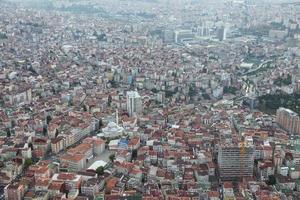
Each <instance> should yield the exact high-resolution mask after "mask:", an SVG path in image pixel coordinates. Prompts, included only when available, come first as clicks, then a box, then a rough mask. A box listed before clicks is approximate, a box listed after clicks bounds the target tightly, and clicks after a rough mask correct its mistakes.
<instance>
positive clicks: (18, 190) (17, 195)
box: [4, 184, 25, 200]
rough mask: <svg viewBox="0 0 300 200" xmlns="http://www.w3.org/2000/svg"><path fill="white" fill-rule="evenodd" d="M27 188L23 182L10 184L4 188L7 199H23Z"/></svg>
mask: <svg viewBox="0 0 300 200" xmlns="http://www.w3.org/2000/svg"><path fill="white" fill-rule="evenodd" d="M24 193H25V188H24V185H21V184H9V185H7V186H6V187H5V188H4V196H5V200H22V199H23V197H24Z"/></svg>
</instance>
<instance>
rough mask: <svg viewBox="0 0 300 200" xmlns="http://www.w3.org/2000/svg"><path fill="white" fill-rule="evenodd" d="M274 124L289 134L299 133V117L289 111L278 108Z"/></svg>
mask: <svg viewBox="0 0 300 200" xmlns="http://www.w3.org/2000/svg"><path fill="white" fill-rule="evenodd" d="M276 122H277V123H278V125H279V126H280V127H282V128H283V129H285V130H286V131H288V132H290V133H296V134H299V133H300V118H299V115H298V114H297V113H295V112H294V111H292V110H290V109H286V108H279V109H278V110H277V112H276Z"/></svg>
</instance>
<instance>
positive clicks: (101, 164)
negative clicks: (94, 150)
mask: <svg viewBox="0 0 300 200" xmlns="http://www.w3.org/2000/svg"><path fill="white" fill-rule="evenodd" d="M106 165H107V162H105V161H103V160H97V161H95V162H94V163H93V164H92V165H91V166H90V167H89V168H88V169H92V170H96V169H97V168H98V167H105V166H106Z"/></svg>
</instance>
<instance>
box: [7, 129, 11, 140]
mask: <svg viewBox="0 0 300 200" xmlns="http://www.w3.org/2000/svg"><path fill="white" fill-rule="evenodd" d="M6 136H7V137H8V138H9V137H10V136H11V132H10V129H9V128H7V129H6Z"/></svg>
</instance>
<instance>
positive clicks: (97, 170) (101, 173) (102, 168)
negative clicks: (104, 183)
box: [96, 166, 104, 176]
mask: <svg viewBox="0 0 300 200" xmlns="http://www.w3.org/2000/svg"><path fill="white" fill-rule="evenodd" d="M96 173H97V175H98V176H101V175H103V174H104V167H102V166H100V167H98V168H97V169H96Z"/></svg>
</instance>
